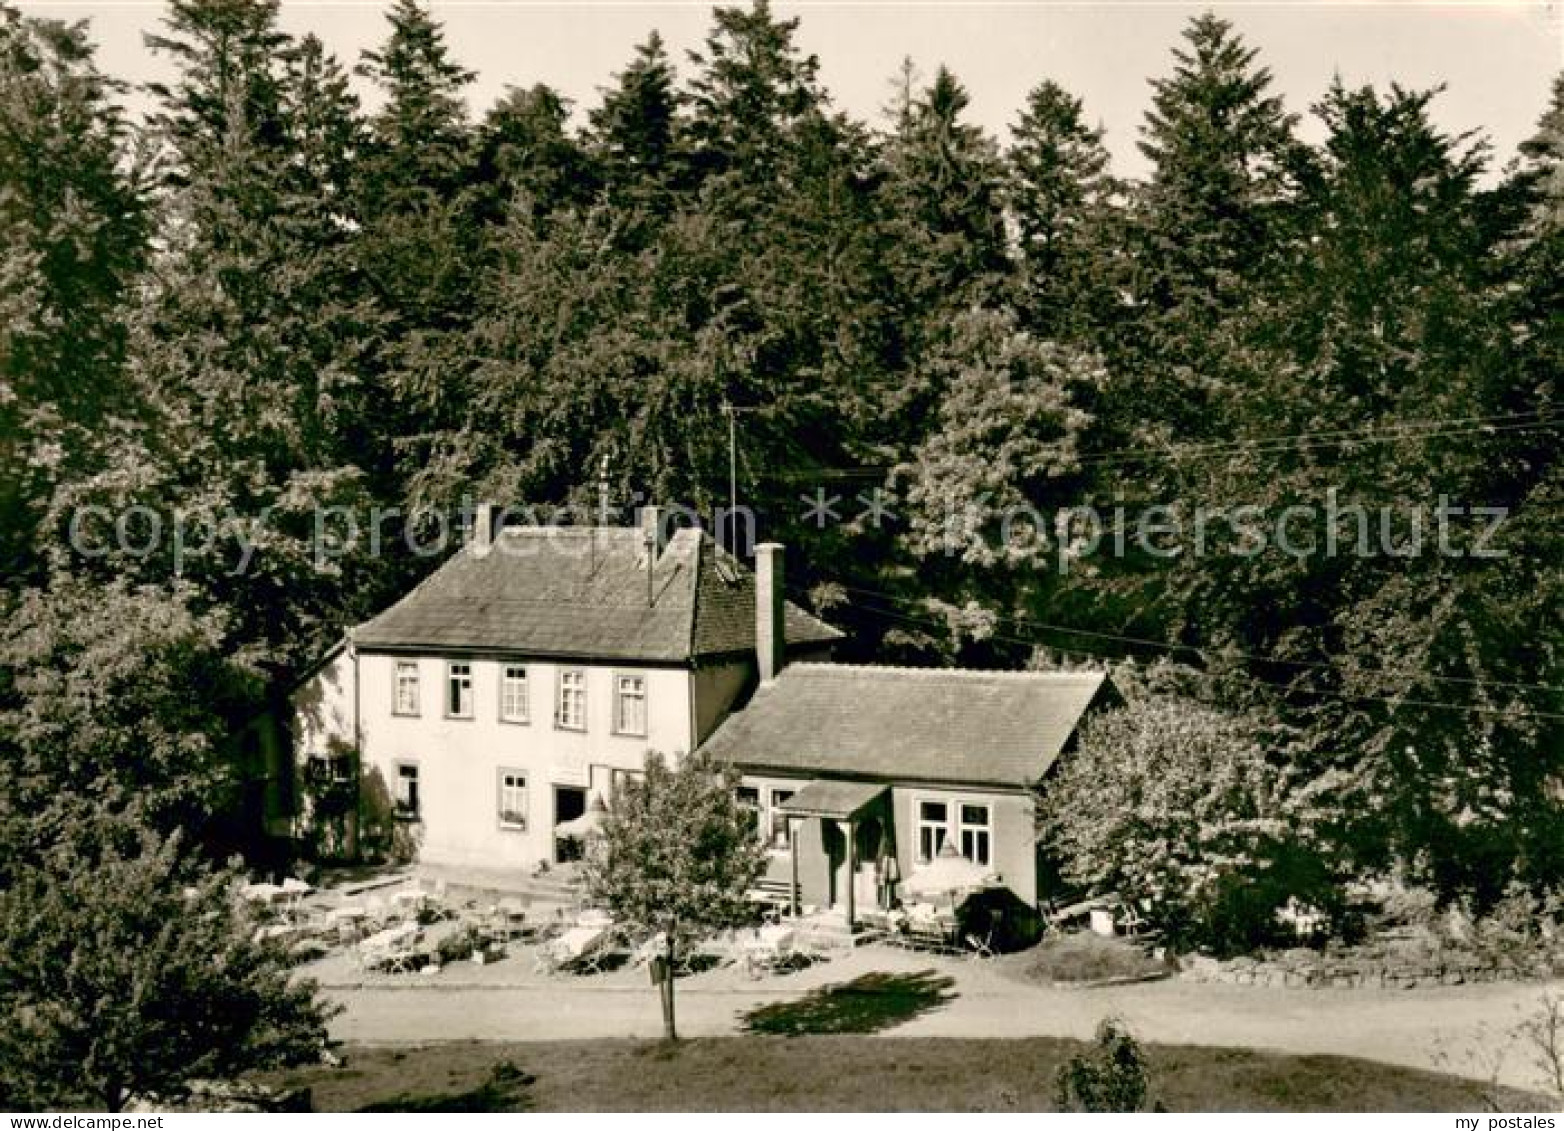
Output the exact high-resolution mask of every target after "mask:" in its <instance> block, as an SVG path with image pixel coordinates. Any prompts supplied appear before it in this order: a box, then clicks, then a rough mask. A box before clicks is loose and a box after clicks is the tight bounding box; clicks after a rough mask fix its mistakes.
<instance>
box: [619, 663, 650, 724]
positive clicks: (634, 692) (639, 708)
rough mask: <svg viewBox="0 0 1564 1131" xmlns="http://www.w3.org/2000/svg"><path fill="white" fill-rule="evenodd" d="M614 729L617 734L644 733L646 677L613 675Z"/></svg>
mask: <svg viewBox="0 0 1564 1131" xmlns="http://www.w3.org/2000/svg"><path fill="white" fill-rule="evenodd" d="M614 731H615V732H616V733H618V734H636V735H644V734H645V733H646V677H645V676H640V675H621V676H615V677H614Z"/></svg>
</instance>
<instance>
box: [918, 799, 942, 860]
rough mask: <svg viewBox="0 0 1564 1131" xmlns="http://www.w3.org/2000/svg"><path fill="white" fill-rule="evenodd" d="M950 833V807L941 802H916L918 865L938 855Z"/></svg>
mask: <svg viewBox="0 0 1564 1131" xmlns="http://www.w3.org/2000/svg"><path fill="white" fill-rule="evenodd" d="M949 833H950V806H949V805H947V804H945V802H943V801H920V802H918V863H920V864H927V863H928V862H929V861H931V860H933V859H934V858H935V857H936V856H938V855H939V850H940V849H941V848H943V847H944V846H945V837H946V836H948V835H949Z"/></svg>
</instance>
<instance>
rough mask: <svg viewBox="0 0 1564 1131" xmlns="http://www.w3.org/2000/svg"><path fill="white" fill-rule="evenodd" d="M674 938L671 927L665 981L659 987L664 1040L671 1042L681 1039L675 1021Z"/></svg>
mask: <svg viewBox="0 0 1564 1131" xmlns="http://www.w3.org/2000/svg"><path fill="white" fill-rule="evenodd" d="M673 937H674V932H673V929H672V928H671V927H670V928H669V930H668V934H667V938H668V950H667V954H666V955H665V956H664V961H663V981H662V985H661V986H660V987H658V988H659V989H660V990H661V992H662V1000H663V1039H664V1040H669V1041H677V1040H678V1039H679V1031H678V1028H677V1027H676V1026H675V1025H674V1020H673V957H674V949H673V948H674V942H673Z"/></svg>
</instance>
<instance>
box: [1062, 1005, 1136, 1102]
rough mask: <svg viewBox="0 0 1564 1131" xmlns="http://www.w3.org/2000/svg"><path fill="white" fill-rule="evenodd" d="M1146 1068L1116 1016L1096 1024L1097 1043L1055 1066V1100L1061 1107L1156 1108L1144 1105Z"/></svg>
mask: <svg viewBox="0 0 1564 1131" xmlns="http://www.w3.org/2000/svg"><path fill="white" fill-rule="evenodd" d="M1150 1075H1151V1073H1150V1069H1149V1067H1148V1065H1147V1063H1146V1055H1145V1054H1144V1053H1143V1052H1141V1050H1140V1044H1139V1042H1137V1041H1136V1040H1135V1038H1134V1037H1133V1036H1132V1035H1131V1034H1130V1031H1129V1030H1128V1029H1126V1028H1125V1027H1124V1023H1123V1022H1122V1021H1119V1020H1118V1019H1117V1018H1113V1017H1110V1018H1107V1019H1106V1020H1104V1021H1103V1022H1102V1023H1101V1024H1100V1025H1098V1026H1097V1047H1096V1048H1095V1049H1094V1050H1092V1052H1091V1053H1090V1054H1088V1055H1083V1056H1072V1057H1071V1058H1070V1059H1069V1061H1068V1062H1067V1063H1065V1064H1062V1065H1060V1066H1059V1074H1058V1076H1056V1077H1055V1080H1054V1084H1055V1088H1056V1089H1057V1091H1056V1098H1055V1102H1056V1104H1057V1105H1058V1107H1059V1110H1061V1111H1081V1112H1094V1113H1095V1112H1117V1111H1137V1112H1138V1111H1158V1110H1161V1105H1160V1104H1157V1105H1155V1106H1153V1107H1147V1099H1148V1097H1149V1092H1150Z"/></svg>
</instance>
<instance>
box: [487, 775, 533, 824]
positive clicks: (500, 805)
mask: <svg viewBox="0 0 1564 1131" xmlns="http://www.w3.org/2000/svg"><path fill="white" fill-rule="evenodd" d="M506 778H519V779H520V784H519V785H507V784H506V782H505V779H506ZM507 789H513V790H514V789H519V790H520V791H521V808H520V809H519V810H518V809H506V808H505V792H506V790H507ZM531 803H532V783H531V781H530V778H529V775H528V773H527V771H526V770H523V769H520V768H518V767H515V766H500V767H499V768H498V769H496V770H495V773H494V815H495V823H496V824H497V825H498V826H499V828H500V829H501V830H503V831H504V832H516V833H524V832H526V831H527V829H528V827H529V826H530V824H531V822H530V820H529V817H530V816H531V814H530V813H529V812H528V809H529V808H530V807H531ZM506 813H512V814H519V815H520V818H521V819H520V820H519V821H514V820H512V821H507V820H506V819H505V814H506Z"/></svg>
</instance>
